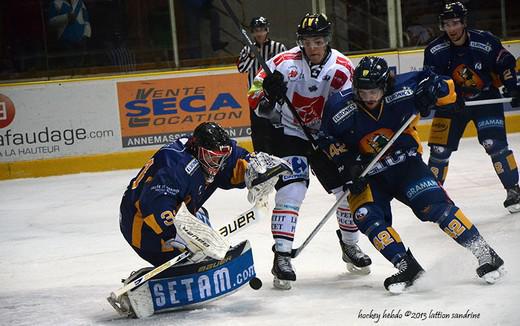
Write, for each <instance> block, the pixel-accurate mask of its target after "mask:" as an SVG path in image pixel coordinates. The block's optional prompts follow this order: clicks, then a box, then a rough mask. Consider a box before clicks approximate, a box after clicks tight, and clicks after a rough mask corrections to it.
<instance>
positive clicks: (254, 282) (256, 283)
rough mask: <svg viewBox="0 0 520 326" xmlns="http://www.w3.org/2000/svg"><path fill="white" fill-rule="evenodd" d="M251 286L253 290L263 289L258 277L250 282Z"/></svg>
mask: <svg viewBox="0 0 520 326" xmlns="http://www.w3.org/2000/svg"><path fill="white" fill-rule="evenodd" d="M249 286H250V287H251V288H252V289H253V290H260V288H261V287H262V280H260V279H259V278H258V277H254V278H252V279H251V281H249Z"/></svg>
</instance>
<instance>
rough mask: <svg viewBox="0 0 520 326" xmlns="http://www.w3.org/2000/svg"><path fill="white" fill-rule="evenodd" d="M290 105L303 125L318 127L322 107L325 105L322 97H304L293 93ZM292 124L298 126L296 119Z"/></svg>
mask: <svg viewBox="0 0 520 326" xmlns="http://www.w3.org/2000/svg"><path fill="white" fill-rule="evenodd" d="M292 104H293V105H294V108H295V109H296V111H297V112H298V115H299V116H300V118H301V119H302V121H303V123H305V125H308V126H313V125H317V126H319V123H320V122H321V115H322V113H323V106H324V104H325V98H324V97H323V96H318V97H305V96H302V95H300V94H298V93H296V92H295V93H294V95H293V98H292ZM294 124H298V121H297V120H296V119H294Z"/></svg>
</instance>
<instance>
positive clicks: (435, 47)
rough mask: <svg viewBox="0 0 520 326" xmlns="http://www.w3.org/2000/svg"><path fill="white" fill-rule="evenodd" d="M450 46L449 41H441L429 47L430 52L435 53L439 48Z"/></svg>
mask: <svg viewBox="0 0 520 326" xmlns="http://www.w3.org/2000/svg"><path fill="white" fill-rule="evenodd" d="M449 47H450V43H449V42H444V43H441V44H437V45H436V46H434V47H433V48H431V49H430V53H431V54H435V52H439V51H440V50H444V49H447V48H449Z"/></svg>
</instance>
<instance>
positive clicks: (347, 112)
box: [332, 102, 357, 124]
mask: <svg viewBox="0 0 520 326" xmlns="http://www.w3.org/2000/svg"><path fill="white" fill-rule="evenodd" d="M355 110H357V104H356V103H354V102H350V104H349V105H347V106H345V107H344V108H343V109H341V110H339V112H338V113H336V114H335V115H334V116H333V117H332V121H334V123H337V124H339V123H340V122H342V121H344V120H346V119H348V118H349V117H350V116H351V115H352V114H353V113H354V112H355Z"/></svg>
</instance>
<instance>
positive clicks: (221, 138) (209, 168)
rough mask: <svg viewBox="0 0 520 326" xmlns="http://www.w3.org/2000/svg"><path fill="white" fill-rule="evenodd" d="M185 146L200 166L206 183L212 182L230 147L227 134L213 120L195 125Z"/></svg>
mask: <svg viewBox="0 0 520 326" xmlns="http://www.w3.org/2000/svg"><path fill="white" fill-rule="evenodd" d="M187 146H188V149H189V151H190V152H191V154H192V155H193V156H195V157H196V158H197V160H198V161H199V163H200V165H201V166H202V169H203V170H204V174H205V176H206V182H207V183H211V182H213V180H214V179H215V176H216V175H217V173H218V172H219V171H220V170H221V169H222V167H223V166H224V163H225V162H226V159H227V158H228V157H229V156H230V155H231V149H232V147H231V139H230V138H229V136H228V134H227V133H226V131H225V130H224V129H223V128H222V127H221V126H220V125H218V124H216V123H214V122H204V123H201V124H200V125H199V126H197V128H195V131H194V132H193V136H191V138H190V139H189V141H188V144H187Z"/></svg>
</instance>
